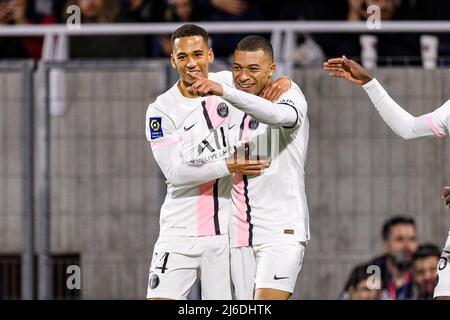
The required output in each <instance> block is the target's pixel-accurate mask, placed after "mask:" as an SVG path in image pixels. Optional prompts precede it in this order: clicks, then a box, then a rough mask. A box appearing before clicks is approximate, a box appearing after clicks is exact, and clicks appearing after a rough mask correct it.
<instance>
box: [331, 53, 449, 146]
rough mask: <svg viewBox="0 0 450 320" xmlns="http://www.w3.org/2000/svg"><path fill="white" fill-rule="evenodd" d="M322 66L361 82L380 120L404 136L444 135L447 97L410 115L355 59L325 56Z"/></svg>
mask: <svg viewBox="0 0 450 320" xmlns="http://www.w3.org/2000/svg"><path fill="white" fill-rule="evenodd" d="M324 70H325V71H328V72H329V73H330V75H331V76H332V77H339V78H343V79H346V80H348V81H350V82H352V83H354V84H359V85H362V87H363V88H364V90H365V91H366V92H367V94H368V96H369V98H370V100H371V101H372V103H373V105H374V106H375V108H376V109H377V111H378V113H379V114H380V116H381V117H382V118H383V120H384V122H386V124H387V125H388V126H389V127H390V128H391V129H392V130H393V131H394V132H395V133H396V134H397V135H398V136H400V137H401V138H403V139H405V140H409V139H416V138H420V137H426V136H433V135H435V136H437V137H443V136H445V134H446V133H445V132H446V131H448V126H447V124H448V123H449V117H450V103H449V101H448V102H447V103H446V104H444V105H443V106H442V107H440V108H439V109H437V110H435V111H434V112H432V113H429V114H425V115H422V116H419V117H414V116H412V115H411V114H410V113H408V112H407V111H406V110H404V109H403V108H402V107H401V106H400V105H399V104H398V103H397V102H395V101H394V100H393V99H392V98H391V97H390V96H389V94H388V93H387V92H386V90H385V89H384V88H383V87H382V86H381V84H380V83H379V82H378V80H377V79H375V78H372V76H370V74H369V73H368V72H367V70H365V69H364V68H363V67H362V66H361V65H359V64H358V63H357V62H355V61H353V60H350V59H347V58H346V57H345V56H344V57H342V58H334V59H329V60H328V61H327V62H325V63H324Z"/></svg>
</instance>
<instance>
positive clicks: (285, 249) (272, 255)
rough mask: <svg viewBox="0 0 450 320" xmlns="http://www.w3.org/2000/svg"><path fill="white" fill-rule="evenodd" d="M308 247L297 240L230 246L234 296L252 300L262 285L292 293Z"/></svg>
mask: <svg viewBox="0 0 450 320" xmlns="http://www.w3.org/2000/svg"><path fill="white" fill-rule="evenodd" d="M305 248H306V243H305V242H298V241H285V242H276V243H265V244H259V245H254V246H251V247H240V248H231V249H230V253H231V254H230V265H231V279H232V285H233V298H234V299H236V300H252V299H253V298H254V291H255V290H256V289H260V288H270V289H276V290H281V291H286V292H290V293H293V292H294V288H295V283H296V282H297V276H298V274H299V272H300V270H301V267H302V263H303V257H304V254H305Z"/></svg>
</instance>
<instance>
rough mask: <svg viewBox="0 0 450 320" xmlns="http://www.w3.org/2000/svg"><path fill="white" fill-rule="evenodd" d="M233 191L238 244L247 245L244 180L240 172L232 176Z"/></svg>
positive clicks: (248, 226) (247, 232) (247, 226)
mask: <svg viewBox="0 0 450 320" xmlns="http://www.w3.org/2000/svg"><path fill="white" fill-rule="evenodd" d="M233 191H234V194H235V197H236V199H235V200H236V210H237V212H236V214H235V219H234V221H235V223H236V228H237V238H238V246H239V247H246V246H248V245H249V235H250V234H249V230H250V229H249V228H250V225H249V223H248V222H247V204H246V202H245V191H244V180H243V177H242V175H241V174H235V175H234V177H233Z"/></svg>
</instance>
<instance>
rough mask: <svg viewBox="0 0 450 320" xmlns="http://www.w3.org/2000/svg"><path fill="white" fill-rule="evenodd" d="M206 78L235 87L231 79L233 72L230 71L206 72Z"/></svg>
mask: <svg viewBox="0 0 450 320" xmlns="http://www.w3.org/2000/svg"><path fill="white" fill-rule="evenodd" d="M208 79H210V80H212V81H215V82H218V83H220V84H221V85H225V86H229V87H233V88H234V87H235V86H234V81H233V73H232V72H231V71H220V72H211V73H209V74H208Z"/></svg>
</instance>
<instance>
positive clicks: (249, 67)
mask: <svg viewBox="0 0 450 320" xmlns="http://www.w3.org/2000/svg"><path fill="white" fill-rule="evenodd" d="M275 69H276V66H275V64H274V63H273V61H272V58H271V56H270V55H269V54H267V53H265V52H264V51H263V50H257V51H241V50H235V51H234V61H233V80H234V84H235V85H236V88H237V89H239V90H242V91H245V92H247V93H251V94H255V95H259V94H260V93H261V91H262V90H263V89H264V88H265V87H266V86H267V85H268V84H269V83H270V81H271V80H272V76H273V74H274V73H275Z"/></svg>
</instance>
